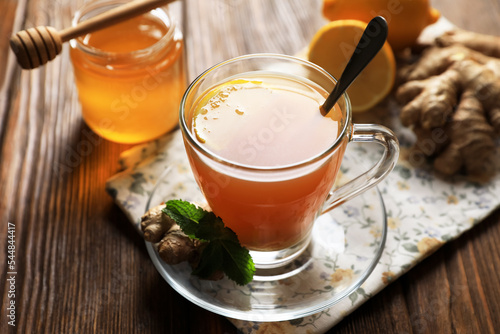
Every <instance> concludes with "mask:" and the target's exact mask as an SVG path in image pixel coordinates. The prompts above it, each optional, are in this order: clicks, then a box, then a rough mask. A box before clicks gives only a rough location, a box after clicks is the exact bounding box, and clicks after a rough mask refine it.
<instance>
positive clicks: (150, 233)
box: [141, 205, 224, 280]
mask: <svg viewBox="0 0 500 334" xmlns="http://www.w3.org/2000/svg"><path fill="white" fill-rule="evenodd" d="M164 207H165V205H158V206H155V207H153V208H151V209H150V210H149V211H148V212H146V213H145V214H144V215H143V216H142V218H141V229H142V232H143V234H144V239H145V240H146V241H149V242H152V243H154V244H155V247H156V248H157V250H158V254H159V255H160V258H161V259H162V260H163V261H164V262H165V263H166V264H170V265H175V264H179V263H181V262H185V261H187V262H188V263H189V264H190V265H191V267H192V268H196V267H197V266H198V262H199V260H200V254H201V252H202V251H203V247H204V243H203V242H201V241H199V240H195V239H191V238H190V237H189V236H187V235H186V234H185V233H184V232H183V231H182V230H181V229H180V227H179V225H177V223H176V222H175V221H174V220H173V219H171V218H170V217H169V216H168V215H166V214H165V213H163V212H162V209H163V208H164ZM223 276H224V274H223V272H222V271H216V272H215V273H214V274H213V275H212V276H211V277H209V278H208V279H210V280H219V279H222V278H223Z"/></svg>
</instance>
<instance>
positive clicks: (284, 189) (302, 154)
mask: <svg viewBox="0 0 500 334" xmlns="http://www.w3.org/2000/svg"><path fill="white" fill-rule="evenodd" d="M334 85H335V79H334V78H333V77H331V76H330V75H329V74H328V73H327V72H325V71H324V70H322V69H321V68H319V67H317V66H315V65H314V64H311V63H309V62H307V61H304V60H300V59H297V58H293V57H288V56H282V55H272V54H261V55H248V56H243V57H239V58H235V59H232V60H229V61H227V62H223V63H221V64H219V65H216V66H215V67H213V68H211V69H209V70H207V71H206V72H205V73H203V74H202V75H201V76H200V77H198V78H197V79H196V80H195V81H194V82H193V83H192V84H191V85H190V87H189V88H188V90H187V92H186V94H185V95H184V98H183V100H182V102H181V111H180V124H181V129H182V131H183V136H184V141H185V146H186V151H187V155H188V158H189V161H190V164H191V167H192V170H193V173H194V176H195V179H196V180H197V182H198V184H199V186H200V188H201V190H202V192H203V194H204V196H205V198H206V200H207V202H208V204H209V205H210V207H211V209H212V210H213V211H214V213H215V214H216V215H218V216H219V217H221V218H222V220H223V221H224V223H225V224H226V226H229V227H230V228H231V229H232V230H233V231H234V232H235V233H236V234H237V235H238V238H239V240H240V242H241V243H242V244H243V245H244V246H246V247H247V248H248V249H249V250H250V251H251V254H252V257H253V259H254V262H255V264H256V266H257V267H260V268H271V267H276V266H280V265H282V264H284V263H288V262H289V261H291V260H292V259H293V258H295V257H296V256H298V255H299V254H300V252H301V251H302V250H303V249H304V248H305V247H306V246H307V244H308V243H309V235H310V232H311V229H312V227H313V223H314V220H315V219H316V217H317V216H318V215H319V214H321V213H322V212H325V211H328V210H330V209H332V208H333V207H335V206H336V205H338V204H340V203H342V202H343V201H346V200H348V199H349V198H351V197H352V196H355V195H356V194H358V193H360V192H361V191H363V190H366V189H368V188H369V187H371V186H372V185H374V184H375V183H376V182H377V181H379V180H380V179H381V175H387V173H388V172H389V171H390V170H391V169H392V167H393V165H394V162H395V160H396V159H397V156H398V146H397V141H396V139H395V137H394V136H393V134H392V133H391V132H390V130H388V129H385V128H382V127H380V126H372V127H370V128H368V127H366V126H361V127H360V130H359V132H360V133H359V134H357V133H356V132H358V130H356V126H355V125H353V124H352V123H351V110H350V103H349V99H348V98H347V96H346V95H344V96H343V98H342V99H341V100H340V101H339V102H338V104H337V105H335V107H334V108H333V109H332V110H331V111H330V113H329V114H328V115H327V117H323V116H322V115H321V112H320V110H319V109H320V106H321V105H322V104H323V102H324V101H325V99H326V97H327V96H328V93H329V92H330V91H331V89H332V88H333V87H334ZM367 134H370V135H372V136H373V138H372V139H371V140H368V141H377V140H376V139H375V137H383V138H386V139H387V140H382V142H383V143H382V144H383V145H384V147H385V153H386V154H385V155H384V156H383V157H382V159H381V162H380V163H379V164H378V165H377V166H375V167H373V168H372V170H370V171H368V172H367V173H365V174H363V176H364V177H365V179H364V180H363V182H361V183H360V181H359V180H358V179H359V178H358V179H356V180H358V181H357V182H352V183H350V184H348V185H346V186H344V187H343V188H342V189H343V190H342V193H341V194H342V195H341V196H337V194H338V193H337V194H335V193H334V192H332V188H333V185H334V182H335V178H336V175H337V173H338V170H339V168H340V164H341V162H342V157H343V155H344V151H345V149H346V146H347V143H348V142H349V141H366V138H367V136H366V135H367ZM370 173H374V175H371V174H370ZM368 174H370V175H368ZM361 179H363V177H362V178H361Z"/></svg>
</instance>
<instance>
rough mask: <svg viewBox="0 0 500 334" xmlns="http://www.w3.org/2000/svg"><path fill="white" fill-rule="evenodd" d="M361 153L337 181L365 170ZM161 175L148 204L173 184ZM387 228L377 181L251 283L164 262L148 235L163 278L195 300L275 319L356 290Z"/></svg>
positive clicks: (243, 315) (234, 313)
mask: <svg viewBox="0 0 500 334" xmlns="http://www.w3.org/2000/svg"><path fill="white" fill-rule="evenodd" d="M357 160H359V159H357V158H356V157H355V156H353V155H352V154H349V152H347V153H346V155H345V156H344V159H343V161H342V166H341V170H340V173H339V177H338V179H339V182H340V183H342V181H343V180H350V179H352V178H355V177H356V176H357V175H359V174H361V173H362V172H363V171H366V168H363V163H362V162H359V161H357ZM167 174H168V173H167ZM165 177H166V176H165V175H164V176H163V178H165ZM161 181H162V180H161V179H160V180H159V181H158V183H157V186H156V187H155V189H154V190H153V192H152V194H151V197H150V199H149V201H148V208H149V205H151V206H154V205H158V204H160V203H162V202H165V201H167V200H169V199H171V198H168V196H169V195H171V190H170V189H165V187H164V186H163V185H164V184H165V183H164V182H161ZM197 196H198V195H197ZM199 196H200V197H199V198H201V194H200V195H199ZM199 198H198V200H199ZM183 199H185V198H183ZM186 200H188V199H186ZM189 200H191V199H189ZM386 234H387V220H386V215H385V207H384V202H383V199H382V196H381V194H380V192H379V191H378V189H377V188H372V189H371V190H368V191H366V192H365V193H363V194H361V195H359V196H358V197H356V198H354V199H352V200H350V201H348V202H347V203H344V204H342V205H341V206H339V207H337V208H335V209H334V210H332V211H330V212H328V213H326V214H323V215H322V216H320V217H319V218H318V220H317V221H316V222H315V225H314V228H313V231H312V235H311V243H310V244H309V246H308V247H307V249H306V250H305V251H304V252H303V253H302V254H301V255H300V256H299V257H298V258H297V259H296V260H294V261H293V262H292V263H290V264H288V265H286V266H284V267H282V268H278V269H272V270H258V271H257V272H256V273H255V275H254V280H253V281H252V282H251V283H250V284H248V285H246V286H238V285H237V284H235V283H234V282H233V281H230V280H228V279H226V278H224V279H222V280H219V281H206V280H200V279H198V278H197V277H196V276H192V275H191V267H190V266H189V265H188V264H187V263H182V264H179V265H174V266H171V265H168V264H165V263H164V262H163V261H162V260H161V258H160V257H159V255H158V252H157V251H156V248H155V247H154V245H153V244H151V243H149V242H146V247H147V249H148V252H149V255H150V257H151V259H152V261H153V263H154V265H155V267H156V269H157V270H158V272H159V273H160V274H161V275H162V276H163V278H164V279H165V280H166V281H167V282H168V283H169V284H170V285H171V286H172V288H174V289H175V290H176V291H177V292H178V293H180V294H181V295H182V296H184V297H185V298H186V299H188V300H190V301H191V302H193V303H194V304H196V305H198V306H200V307H203V308H205V309H207V310H209V311H211V312H214V313H217V314H220V315H223V316H226V317H229V318H233V319H240V320H247V321H258V322H270V321H285V320H292V319H297V318H302V317H305V316H308V315H311V314H314V313H318V312H320V311H322V310H324V309H326V308H329V307H331V306H333V305H334V304H336V303H338V302H339V301H340V300H342V299H343V298H345V297H346V296H348V295H349V294H351V293H352V292H354V291H356V289H357V288H359V287H360V286H361V284H362V283H363V282H364V281H365V280H366V279H367V278H368V276H369V275H370V274H371V273H372V271H373V269H374V268H375V266H376V265H377V263H378V260H379V258H380V256H381V254H382V251H383V248H384V244H385V240H386Z"/></svg>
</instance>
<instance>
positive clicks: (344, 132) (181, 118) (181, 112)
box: [179, 53, 352, 172]
mask: <svg viewBox="0 0 500 334" xmlns="http://www.w3.org/2000/svg"><path fill="white" fill-rule="evenodd" d="M250 58H272V59H282V60H286V61H294V62H297V63H301V64H303V65H307V66H308V67H311V68H313V69H314V70H316V71H318V72H319V73H321V74H323V75H324V76H326V77H327V78H329V79H331V80H332V81H333V82H334V83H335V84H336V83H337V79H336V78H335V77H334V76H333V75H331V74H330V73H329V72H327V71H326V70H325V69H323V68H322V67H320V66H318V65H316V64H314V63H312V62H310V61H308V60H305V59H301V58H298V57H295V56H289V55H283V54H278V53H252V54H247V55H243V56H238V57H234V58H231V59H228V60H224V61H222V62H219V63H217V64H215V65H213V66H211V67H210V68H208V69H206V70H205V71H203V72H202V73H201V74H200V75H198V77H196V79H194V80H193V81H192V82H191V83H190V84H189V86H188V88H187V89H186V92H185V93H184V95H183V96H182V99H181V103H180V107H179V124H180V128H181V131H182V134H183V137H184V139H185V140H186V139H187V140H188V142H189V144H190V145H191V146H192V147H194V148H195V149H196V150H197V151H198V152H200V153H202V154H203V155H205V156H206V157H207V158H210V159H211V160H214V161H216V162H218V163H221V164H223V165H226V166H230V167H237V168H239V169H242V170H245V171H254V172H280V171H288V170H292V169H296V168H300V167H305V166H307V165H310V164H312V163H315V162H317V161H319V160H321V159H323V158H325V157H326V156H328V155H329V154H330V153H332V152H333V151H334V150H335V149H337V147H338V146H339V145H340V144H341V143H342V141H343V140H344V138H345V137H346V136H347V135H348V131H349V129H350V128H352V109H351V101H350V99H349V96H348V95H347V93H345V92H344V94H342V97H343V98H344V101H345V113H346V117H345V122H344V125H343V127H342V130H341V131H340V133H339V135H338V136H337V139H335V141H334V142H333V143H332V145H330V146H329V147H328V148H327V149H325V150H323V151H322V152H320V153H318V154H316V155H313V156H311V157H309V158H308V159H305V160H301V161H298V162H294V163H291V164H286V165H280V166H254V165H248V164H242V163H239V162H235V161H232V160H229V159H226V158H224V157H221V156H220V155H218V154H215V153H214V152H212V151H210V150H209V149H207V148H205V147H204V146H202V145H200V143H199V142H198V141H197V140H196V139H195V138H194V135H193V134H192V133H191V131H189V127H188V125H187V124H186V120H185V117H184V114H185V107H184V106H185V103H186V101H187V97H188V95H189V94H190V92H191V91H192V90H193V88H194V87H195V86H196V84H197V83H198V82H199V81H200V80H201V79H203V78H204V77H205V76H207V75H208V74H209V73H210V72H212V71H213V70H215V69H217V68H219V67H222V66H224V65H226V64H229V63H234V62H238V61H241V60H245V59H250Z"/></svg>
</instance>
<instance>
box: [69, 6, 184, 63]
mask: <svg viewBox="0 0 500 334" xmlns="http://www.w3.org/2000/svg"><path fill="white" fill-rule="evenodd" d="M123 3H127V0H104V1H93V2H88V3H86V4H84V5H83V6H82V7H81V8H79V9H78V10H77V11H76V12H75V14H74V16H73V19H72V25H73V26H75V25H76V24H78V23H79V22H80V20H81V19H82V18H83V17H85V15H89V14H91V13H92V12H95V11H98V10H99V9H101V8H102V7H110V8H113V7H116V6H119V5H120V4H123ZM99 13H101V12H100V11H98V12H97V13H95V14H94V15H97V14H99ZM148 13H150V14H152V15H153V16H154V17H156V18H158V19H159V20H160V21H161V22H162V23H163V24H165V26H166V28H167V32H166V33H165V34H164V35H163V36H162V37H161V38H160V39H159V40H158V41H157V42H155V43H154V44H152V45H150V46H148V47H146V48H142V49H138V50H133V51H128V52H112V51H105V50H102V49H99V48H96V47H93V46H90V45H87V44H85V43H84V42H83V38H84V37H85V36H81V37H78V38H75V39H72V40H71V41H70V46H71V47H72V48H76V49H78V50H81V51H83V52H85V53H87V54H88V55H91V56H94V57H103V58H104V57H105V58H111V59H118V58H122V57H132V58H138V59H141V58H144V57H147V56H149V55H151V54H152V53H155V52H159V51H160V50H163V49H164V48H165V47H166V46H168V45H169V44H170V43H171V42H173V41H175V40H176V35H177V33H176V30H177V29H176V24H175V22H174V20H172V18H171V16H170V14H169V12H168V10H167V9H166V8H163V7H158V8H156V9H153V10H151V11H150V12H148ZM90 17H92V16H90Z"/></svg>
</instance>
